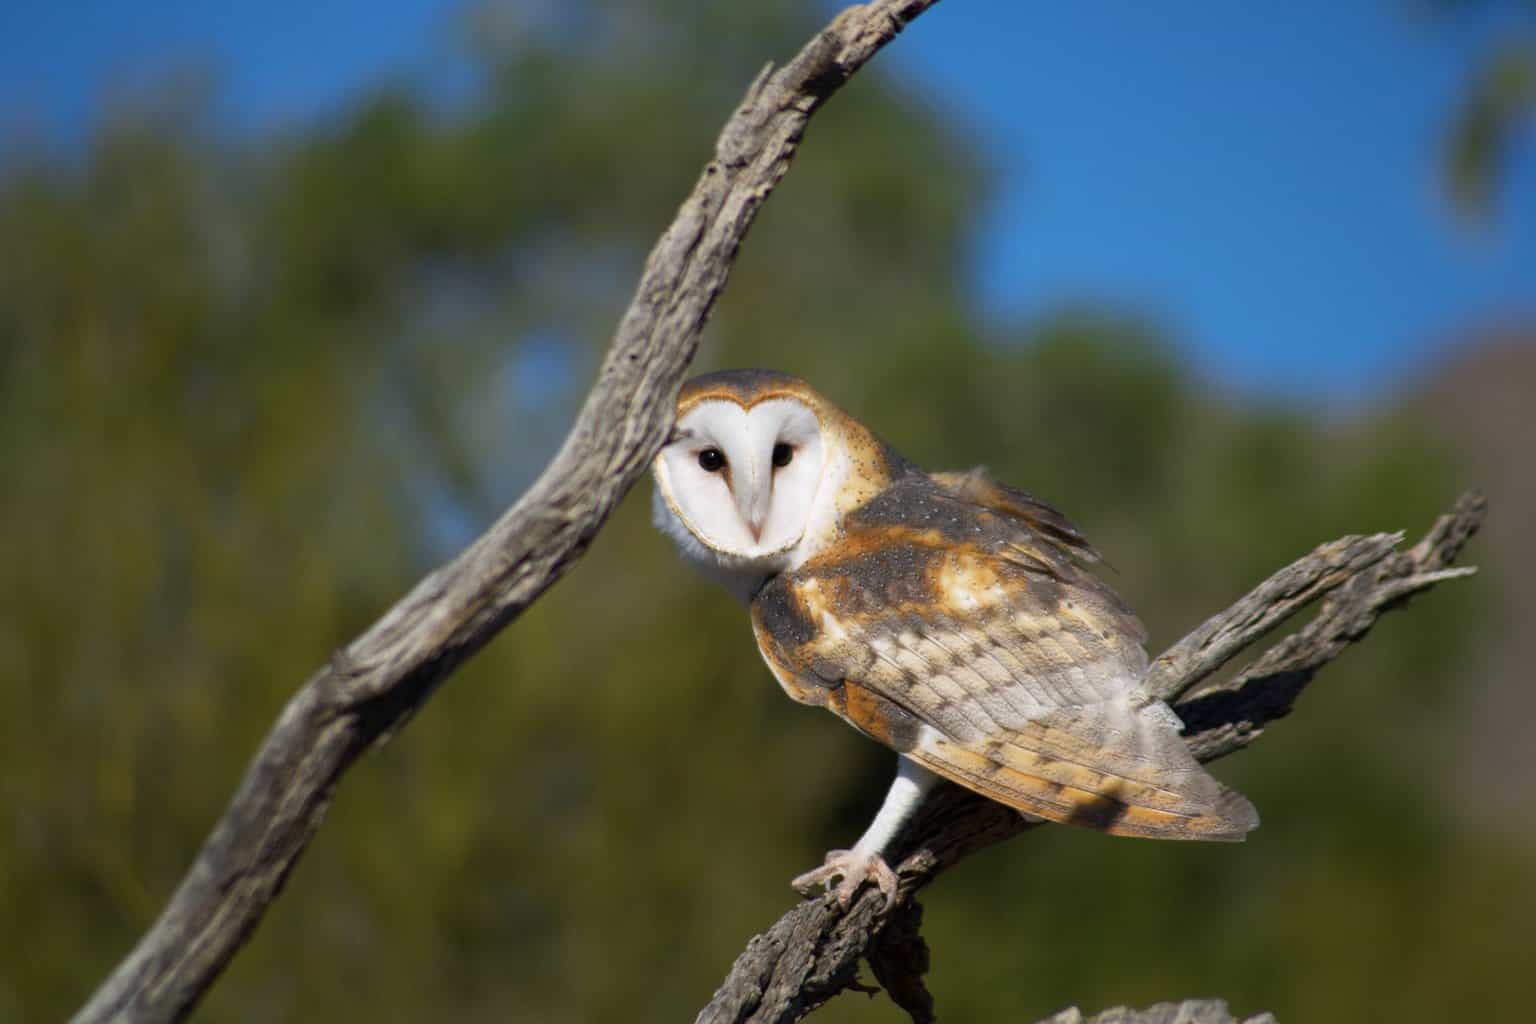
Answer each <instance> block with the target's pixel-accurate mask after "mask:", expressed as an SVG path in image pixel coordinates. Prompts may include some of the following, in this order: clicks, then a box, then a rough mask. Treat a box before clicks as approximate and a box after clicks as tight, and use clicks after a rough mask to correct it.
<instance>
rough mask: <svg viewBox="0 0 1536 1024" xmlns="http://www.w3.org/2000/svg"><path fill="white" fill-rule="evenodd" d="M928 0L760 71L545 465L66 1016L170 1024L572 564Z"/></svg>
mask: <svg viewBox="0 0 1536 1024" xmlns="http://www.w3.org/2000/svg"><path fill="white" fill-rule="evenodd" d="M936 2H937V0H874V2H872V3H868V4H865V5H863V6H859V7H851V8H849V9H848V10H845V11H844V12H843V13H842V14H840V15H839V16H838V17H837V18H836V19H835V20H834V21H833V22H832V23H831V25H829V26H828V27H827V28H826V29H824V30H823V31H822V32H820V33H819V34H818V35H817V36H816V38H814V39H812V40H811V41H810V43H808V44H807V45H806V46H805V48H804V49H802V50H801V51H800V53H799V54H797V55H796V56H795V58H794V59H793V60H792V61H790V62H789V63H788V64H787V65H785V66H784V67H783V68H780V69H779V70H777V71H774V70H773V69H772V67H771V66H770V67H769V68H765V69H764V70H763V72H762V73H761V74H760V75H758V77H757V80H756V81H754V82H753V83H752V86H751V87H750V88H749V89H748V90H747V94H746V97H745V99H743V100H742V102H741V105H740V106H739V107H738V108H737V109H736V111H735V112H734V113H733V114H732V115H731V117H730V119H729V120H728V121H727V122H726V124H725V127H724V129H723V130H722V131H721V133H720V137H719V140H718V142H717V143H716V148H715V154H714V158H713V159H712V160H710V161H709V163H708V164H706V165H705V167H704V173H703V174H702V176H701V177H700V178H699V181H698V184H696V185H695V186H694V189H693V192H692V194H691V195H690V196H689V197H688V198H687V200H686V201H685V202H684V203H683V205H682V208H681V209H679V210H678V213H677V217H676V218H675V219H674V220H673V222H672V225H671V227H669V228H668V229H667V231H666V233H665V234H664V235H662V236H661V240H660V241H659V242H657V244H656V247H655V249H653V250H652V251H651V254H650V257H649V259H648V260H647V261H646V265H645V270H644V272H643V274H642V276H641V278H640V283H639V286H638V287H637V288H636V291H635V297H634V299H633V300H632V301H631V303H630V306H629V309H628V310H627V311H626V312H625V314H624V317H623V319H622V320H621V321H620V323H619V327H618V330H617V332H616V333H615V336H614V339H613V342H612V344H611V346H610V347H609V350H608V354H607V357H606V358H605V359H604V360H603V364H602V367H601V369H600V370H599V372H598V379H597V383H596V384H595V385H594V387H593V388H592V391H591V393H590V394H589V395H588V397H587V401H586V403H585V405H583V407H582V410H581V414H580V416H579V417H578V418H577V421H576V425H575V426H574V427H573V428H572V430H571V433H570V436H569V437H567V438H566V442H565V444H564V446H563V447H562V448H561V450H560V452H559V454H558V455H557V456H556V457H555V460H554V461H553V462H552V463H551V464H550V466H549V468H548V469H546V470H545V472H544V474H543V475H542V476H541V477H539V479H538V481H537V482H536V483H535V484H534V485H533V487H532V488H531V489H530V490H529V491H528V493H527V494H525V495H524V496H523V497H522V499H521V500H520V501H518V502H517V504H516V505H514V506H513V507H512V509H511V510H510V511H508V512H507V513H506V514H505V515H504V516H502V518H501V519H500V520H499V521H498V522H497V523H496V524H495V525H494V526H492V527H491V528H490V530H488V531H487V532H486V533H485V534H484V535H483V536H481V537H480V538H479V539H478V540H476V541H475V542H474V543H473V544H471V545H470V546H469V547H468V548H467V549H466V550H465V551H464V552H463V553H461V554H460V555H459V556H458V557H457V558H455V559H454V560H453V561H452V562H450V563H449V564H447V565H445V566H443V567H442V568H440V569H438V570H437V571H436V572H434V573H432V574H431V575H430V576H428V577H427V578H426V579H424V580H422V581H421V582H420V583H419V584H418V585H417V586H416V587H415V588H414V589H413V590H412V591H411V592H410V593H409V594H407V595H406V596H405V597H404V598H403V599H402V600H401V601H400V602H399V603H398V604H396V605H395V606H394V607H393V608H391V609H390V610H389V611H388V612H387V613H386V614H385V615H384V616H383V618H381V619H380V620H379V621H378V622H377V623H375V624H374V625H373V626H372V627H371V628H370V629H369V630H368V631H367V632H365V633H364V634H363V635H362V636H360V637H358V638H357V639H356V640H354V641H352V643H350V644H348V645H347V646H346V647H345V648H343V649H341V650H339V651H337V652H336V653H335V655H334V656H333V657H332V658H331V662H330V664H329V665H328V666H327V667H325V668H323V669H321V670H320V671H319V672H317V673H315V675H314V676H312V677H311V678H310V679H309V681H308V682H306V683H305V684H304V686H303V688H302V689H300V690H299V692H298V693H297V694H296V695H295V696H294V697H293V699H292V700H291V701H290V702H289V703H288V706H287V707H286V708H285V709H284V710H283V713H282V715H281V716H280V717H279V719H278V721H277V724H276V725H275V726H274V727H273V729H272V731H271V732H270V733H269V734H268V736H267V738H266V739H265V741H264V742H263V743H262V746H261V749H260V750H259V751H258V752H257V754H256V757H255V759H254V760H253V761H252V763H251V765H250V767H249V768H248V769H247V771H246V775H245V778H244V779H243V780H242V781H241V783H240V787H239V789H238V790H237V791H236V793H235V796H234V798H233V799H232V800H231V801H230V804H229V807H228V808H227V809H226V810H225V812H224V816H223V817H222V818H221V819H220V821H219V822H218V824H217V825H216V826H215V828H214V830H213V833H212V834H211V835H210V836H209V837H208V840H207V842H206V843H205V844H204V846H203V848H202V850H201V851H200V852H199V853H198V855H197V859H196V861H195V862H194V863H193V865H192V867H191V869H190V870H189V871H188V872H187V875H186V877H185V878H183V880H182V882H181V884H180V885H179V886H178V888H177V890H176V892H175V894H174V895H173V896H172V897H171V900H170V903H169V904H168V905H167V906H166V908H165V910H164V911H163V912H162V913H161V915H160V918H159V920H157V921H156V922H155V924H154V925H153V927H151V929H150V930H149V932H148V933H146V934H145V936H144V937H143V938H142V939H141V940H140V942H139V944H138V946H137V947H136V948H135V949H134V950H133V952H132V953H131V954H130V955H129V956H128V957H127V958H126V959H125V960H124V961H123V962H122V963H121V964H120V965H119V966H118V967H117V969H116V970H115V971H114V972H113V973H112V975H111V976H110V977H109V978H108V979H107V980H106V981H105V982H104V983H103V984H102V986H101V987H100V989H98V990H97V992H96V993H95V995H94V996H93V997H92V998H91V1000H90V1002H89V1003H88V1004H87V1005H86V1006H85V1007H84V1008H83V1009H82V1010H81V1011H80V1012H79V1013H78V1014H77V1015H76V1017H75V1019H76V1020H77V1021H81V1022H87V1021H90V1022H95V1021H105V1020H133V1021H168V1020H175V1019H178V1018H180V1017H182V1016H184V1015H185V1014H186V1013H187V1012H188V1011H190V1010H191V1008H192V1007H193V1006H194V1005H195V1004H196V1003H197V1001H198V999H199V998H200V997H201V996H202V994H203V993H204V992H205V991H206V990H207V989H208V987H209V986H210V985H211V984H212V983H213V981H214V979H215V978H216V977H217V976H218V974H219V972H220V971H221V970H222V969H223V967H224V965H225V964H226V963H228V961H229V959H230V957H232V956H234V954H235V952H236V951H237V950H238V949H239V948H240V946H241V944H242V943H243V942H244V941H245V940H246V938H247V937H248V936H249V935H250V933H251V930H252V929H253V928H255V927H256V924H257V922H259V921H260V920H261V916H262V914H263V913H264V912H265V910H266V908H267V906H268V905H269V904H270V903H271V902H272V901H273V900H274V899H275V898H276V897H277V894H278V892H279V891H280V890H281V888H282V885H283V882H284V880H285V879H286V878H287V877H288V873H289V871H291V870H292V869H293V865H294V862H295V861H296V860H297V859H298V856H299V854H300V853H302V852H303V851H304V848H305V847H306V846H307V845H308V844H309V840H310V838H311V837H312V836H313V835H314V833H315V830H316V829H317V828H319V826H320V821H321V819H322V817H323V816H324V814H325V809H326V806H327V805H328V804H329V802H330V799H331V794H332V791H333V790H334V788H335V786H336V784H337V782H338V781H340V779H341V776H342V774H343V773H344V772H345V771H346V770H347V768H348V767H349V766H350V765H351V764H352V762H353V761H354V760H356V758H357V757H358V755H359V754H361V753H362V752H363V751H364V750H366V749H367V748H368V747H370V746H372V745H373V744H375V743H377V742H379V741H380V740H381V739H383V738H385V737H387V736H388V735H389V734H390V733H392V732H393V731H394V730H396V729H398V728H400V727H401V726H402V725H403V724H404V723H405V721H406V720H407V719H408V718H409V717H410V716H411V714H412V713H414V712H415V711H416V709H417V708H419V707H420V706H421V705H422V704H423V703H424V702H425V701H426V700H427V699H428V698H429V697H430V696H431V694H432V690H433V689H434V688H435V687H436V686H437V685H438V684H439V683H441V682H442V681H443V680H444V679H445V678H446V677H447V676H448V675H449V674H450V673H451V672H452V671H453V670H454V668H455V667H456V666H457V665H458V664H459V663H460V662H461V661H463V660H464V659H465V658H468V657H469V656H471V655H472V654H474V653H475V652H476V651H478V650H479V649H480V648H481V647H483V646H484V645H485V643H486V642H487V641H489V640H490V639H491V637H493V636H494V635H495V634H496V633H497V632H498V631H499V630H500V629H501V628H502V627H503V626H505V625H507V623H509V622H511V621H512V619H514V618H516V617H517V615H518V614H520V613H521V612H522V611H523V609H525V608H526V607H528V605H529V604H530V603H531V602H533V600H534V599H536V598H537V597H538V596H539V595H540V594H542V593H543V592H544V591H545V590H546V589H548V588H549V586H550V585H551V584H553V583H554V582H555V581H556V580H558V579H559V578H560V577H561V576H562V575H564V573H565V571H566V570H567V569H569V568H570V566H571V565H572V563H574V562H575V560H576V559H577V558H579V557H581V555H582V553H583V552H584V551H585V550H586V548H587V545H588V544H589V543H591V541H592V538H593V536H594V535H595V534H596V533H597V530H598V528H599V527H600V526H602V524H603V522H604V521H605V520H606V519H607V517H608V514H609V512H610V511H611V510H612V509H613V507H614V505H615V504H617V503H618V501H619V499H620V498H621V497H622V496H623V495H624V493H625V492H626V491H627V490H628V489H629V488H630V486H631V485H632V484H633V483H634V482H635V480H636V479H638V478H639V476H640V475H641V474H642V473H643V472H644V471H645V468H646V466H647V464H648V463H649V462H650V459H651V457H652V455H654V454H655V452H656V451H657V450H658V449H659V448H660V447H661V444H662V442H663V441H664V440H665V438H666V435H667V431H668V429H669V428H670V426H671V421H672V412H673V409H674V407H675V402H676V398H677V389H678V386H679V384H680V383H681V381H682V378H683V374H684V372H685V370H686V369H687V367H688V364H689V362H690V361H691V360H692V359H693V355H694V352H695V351H696V350H697V348H698V342H699V334H700V332H701V331H702V330H703V327H704V323H705V321H706V320H707V319H708V318H709V313H710V310H711V309H712V308H713V306H714V302H715V299H716V297H717V296H718V295H719V294H720V291H721V289H723V288H724V287H725V282H726V277H727V274H728V273H729V271H730V267H731V263H732V260H733V259H734V258H735V255H736V250H737V247H738V246H739V245H740V244H741V241H742V238H743V237H744V236H745V235H746V233H747V228H748V227H749V226H750V225H751V223H752V220H753V218H754V216H755V215H756V213H757V210H758V208H759V207H760V206H761V205H762V204H763V201H764V200H766V199H767V198H768V195H769V193H771V192H772V191H773V188H774V186H775V185H777V184H778V182H779V179H780V178H782V177H783V176H784V174H785V172H786V171H787V170H788V169H789V162H790V160H791V159H792V158H793V156H794V153H795V149H796V147H797V146H798V145H799V142H800V138H801V136H802V134H803V133H804V131H805V126H806V123H807V121H809V119H810V117H811V115H812V114H813V113H815V111H816V110H817V109H818V108H819V107H820V106H821V105H822V104H823V103H824V102H826V100H827V99H828V97H830V96H831V95H832V94H833V93H834V92H836V91H837V90H838V88H840V87H841V86H842V84H843V83H844V82H846V81H847V80H848V79H849V78H850V77H851V76H852V75H853V74H854V73H856V72H857V71H858V70H859V69H860V68H861V67H863V65H864V64H865V62H867V61H868V60H869V59H870V58H871V57H872V56H874V55H875V53H876V52H878V51H879V50H880V48H881V47H883V46H884V45H885V44H886V43H888V42H890V41H891V40H892V39H894V38H895V37H896V35H897V34H898V33H899V32H900V31H901V30H902V29H903V28H904V27H905V26H906V24H907V23H908V22H909V21H911V20H912V19H913V18H915V17H917V16H918V15H919V14H921V13H922V12H923V11H925V10H927V9H928V8H929V7H931V6H933V4H934V3H936Z"/></svg>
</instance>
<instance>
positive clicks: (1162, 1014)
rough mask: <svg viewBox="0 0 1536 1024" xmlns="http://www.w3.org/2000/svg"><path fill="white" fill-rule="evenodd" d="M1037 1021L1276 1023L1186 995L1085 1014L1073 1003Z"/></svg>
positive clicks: (1078, 1023) (1048, 1023) (1267, 1017)
mask: <svg viewBox="0 0 1536 1024" xmlns="http://www.w3.org/2000/svg"><path fill="white" fill-rule="evenodd" d="M1040 1024H1275V1018H1274V1017H1273V1016H1271V1015H1270V1014H1267V1013H1261V1014H1259V1015H1258V1016H1256V1017H1245V1018H1243V1019H1242V1020H1239V1019H1238V1018H1236V1017H1234V1016H1232V1014H1231V1012H1230V1011H1229V1010H1228V1009H1227V1004H1226V1003H1225V1002H1223V1001H1222V1000H1220V999H1186V1000H1184V1002H1182V1003H1158V1004H1157V1005H1156V1006H1149V1007H1147V1008H1146V1009H1145V1010H1132V1009H1129V1008H1127V1007H1124V1006H1116V1007H1113V1008H1112V1009H1108V1010H1105V1011H1104V1012H1103V1013H1097V1014H1094V1015H1093V1016H1092V1017H1084V1016H1083V1012H1082V1011H1081V1010H1079V1009H1077V1008H1076V1007H1073V1008H1071V1009H1067V1010H1062V1011H1061V1012H1060V1013H1058V1014H1056V1015H1055V1016H1053V1017H1048V1018H1046V1019H1045V1020H1043V1021H1040Z"/></svg>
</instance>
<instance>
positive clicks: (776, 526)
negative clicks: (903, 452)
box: [652, 370, 886, 589]
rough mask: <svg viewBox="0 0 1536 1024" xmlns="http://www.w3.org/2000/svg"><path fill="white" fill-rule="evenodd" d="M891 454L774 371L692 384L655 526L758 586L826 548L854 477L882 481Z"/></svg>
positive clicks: (661, 458) (660, 472)
mask: <svg viewBox="0 0 1536 1024" xmlns="http://www.w3.org/2000/svg"><path fill="white" fill-rule="evenodd" d="M884 450H885V449H884V446H883V445H881V444H880V443H879V442H878V441H876V440H875V439H874V438H873V436H872V435H870V434H869V433H868V431H865V430H864V429H863V428H862V427H860V426H859V425H858V424H857V423H855V422H854V421H853V420H851V419H850V418H849V417H848V416H847V415H845V414H844V413H842V412H841V411H840V410H838V409H837V408H836V407H835V406H833V405H832V404H831V403H830V402H828V401H827V400H826V399H824V398H822V397H821V396H820V395H819V394H817V393H816V392H815V391H814V390H812V389H811V387H810V386H809V385H807V384H806V383H805V382H804V381H802V380H798V379H797V378H794V377H789V376H786V375H784V374H780V373H774V372H772V371H768V370H727V371H723V372H720V373H711V374H706V375H704V376H702V377H695V378H694V379H693V380H691V381H689V382H688V383H686V384H684V385H683V389H682V392H681V393H680V394H679V396H678V402H677V423H676V426H675V427H674V428H673V431H672V436H671V438H670V439H669V440H668V442H667V444H666V446H665V447H664V448H662V450H661V452H660V453H659V454H658V455H657V456H656V461H655V462H654V463H653V464H652V471H653V473H654V474H655V478H656V499H655V520H656V525H657V526H658V527H659V528H660V529H661V530H662V531H663V532H665V533H667V534H668V535H669V536H671V537H672V538H673V539H674V540H676V541H677V543H678V546H679V547H680V548H682V551H683V554H684V555H686V556H687V557H688V558H689V559H690V560H691V561H694V562H697V563H699V564H700V565H702V566H704V567H705V568H707V569H711V570H715V571H716V572H717V573H724V574H726V575H729V576H734V577H739V579H740V580H741V581H743V586H749V585H750V581H751V580H754V579H755V580H756V581H758V582H760V581H761V580H762V579H763V578H764V577H766V576H770V575H772V574H774V573H776V572H780V571H783V570H784V569H787V568H792V567H793V566H795V565H797V564H799V563H800V562H802V561H804V560H805V558H806V557H808V556H809V554H810V553H812V552H813V551H814V550H815V548H816V547H817V546H819V544H820V542H821V541H822V540H824V539H825V537H826V535H827V534H828V533H829V532H830V531H832V530H834V529H835V528H836V522H837V519H838V517H839V515H840V514H842V513H843V512H845V511H847V509H848V506H849V501H848V497H849V492H848V489H847V485H848V483H849V482H850V480H851V479H853V478H854V477H868V476H869V475H870V473H871V471H872V470H873V471H874V472H875V474H876V475H883V474H884V472H885V462H886V460H885V458H884V457H883V452H884ZM871 452H872V453H873V456H874V457H873V458H862V459H861V458H860V457H859V456H860V455H861V453H862V454H870V453H871ZM876 464H878V465H876ZM857 490H858V491H860V492H862V491H864V490H868V493H869V494H871V495H872V494H873V493H874V490H873V489H868V488H863V487H860V488H857ZM724 582H727V584H728V585H732V583H731V581H730V580H725V581H724ZM732 589H738V588H736V587H735V586H733V587H732Z"/></svg>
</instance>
